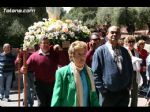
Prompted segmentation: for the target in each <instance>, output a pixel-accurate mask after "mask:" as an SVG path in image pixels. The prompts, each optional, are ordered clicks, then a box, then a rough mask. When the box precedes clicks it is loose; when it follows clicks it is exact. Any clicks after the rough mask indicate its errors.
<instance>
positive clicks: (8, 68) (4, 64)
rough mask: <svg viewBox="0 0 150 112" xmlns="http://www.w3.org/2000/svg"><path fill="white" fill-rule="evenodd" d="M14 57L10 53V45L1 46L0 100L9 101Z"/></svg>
mask: <svg viewBox="0 0 150 112" xmlns="http://www.w3.org/2000/svg"><path fill="white" fill-rule="evenodd" d="M14 61H15V56H13V55H12V53H11V47H10V44H8V43H5V44H4V45H3V52H2V53H1V54H0V100H5V101H9V92H10V89H11V83H12V77H13V72H14V70H15V63H14Z"/></svg>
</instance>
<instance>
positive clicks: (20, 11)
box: [3, 8, 35, 13]
mask: <svg viewBox="0 0 150 112" xmlns="http://www.w3.org/2000/svg"><path fill="white" fill-rule="evenodd" d="M3 11H4V13H35V9H33V8H29V9H12V8H4V9H3Z"/></svg>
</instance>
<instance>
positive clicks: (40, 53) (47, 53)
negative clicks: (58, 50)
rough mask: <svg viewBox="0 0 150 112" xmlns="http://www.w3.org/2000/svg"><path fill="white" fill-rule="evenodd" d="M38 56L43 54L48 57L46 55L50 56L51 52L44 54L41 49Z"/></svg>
mask: <svg viewBox="0 0 150 112" xmlns="http://www.w3.org/2000/svg"><path fill="white" fill-rule="evenodd" d="M38 54H42V55H44V56H46V55H49V54H50V53H49V52H48V53H44V52H43V51H42V50H41V49H40V50H39V53H38Z"/></svg>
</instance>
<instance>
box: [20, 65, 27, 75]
mask: <svg viewBox="0 0 150 112" xmlns="http://www.w3.org/2000/svg"><path fill="white" fill-rule="evenodd" d="M20 72H21V73H23V74H25V73H26V72H27V67H25V66H22V67H21V69H20Z"/></svg>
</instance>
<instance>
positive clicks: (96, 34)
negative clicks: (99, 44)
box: [90, 32, 100, 39]
mask: <svg viewBox="0 0 150 112" xmlns="http://www.w3.org/2000/svg"><path fill="white" fill-rule="evenodd" d="M93 35H95V36H96V37H95V38H92V36H93ZM90 39H100V35H99V34H98V33H97V32H93V33H92V34H91V36H90Z"/></svg>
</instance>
